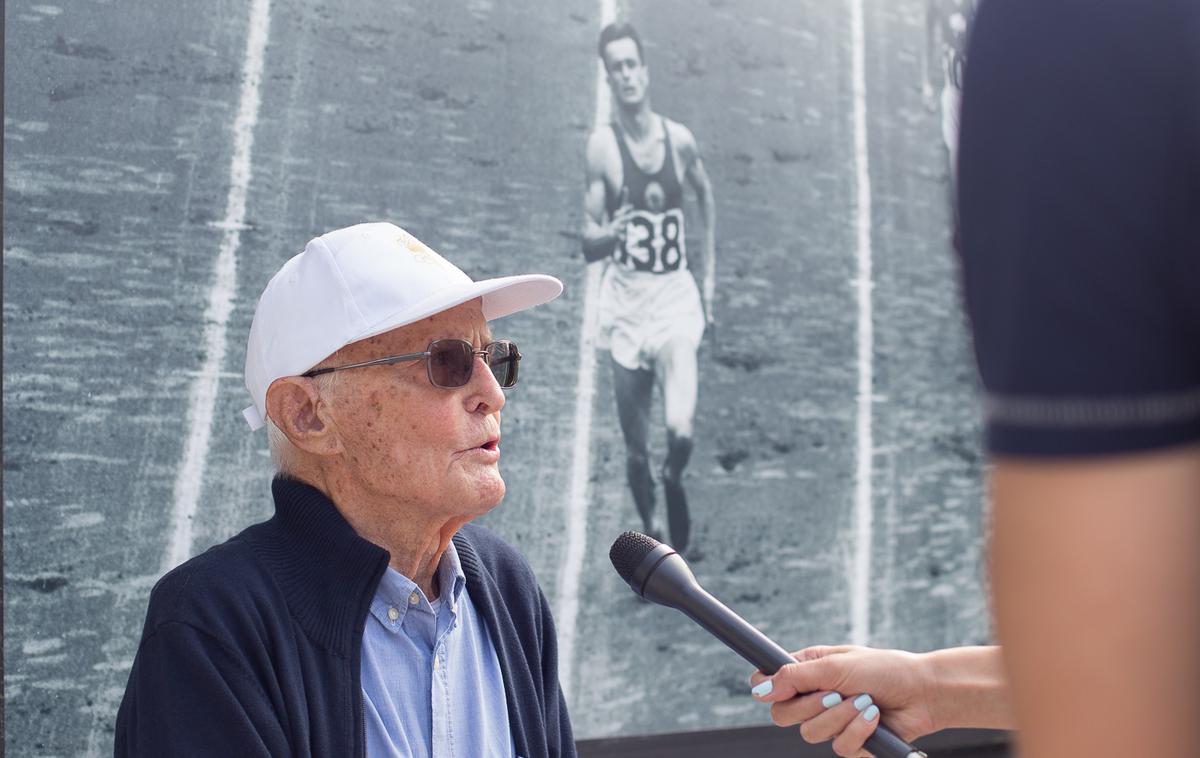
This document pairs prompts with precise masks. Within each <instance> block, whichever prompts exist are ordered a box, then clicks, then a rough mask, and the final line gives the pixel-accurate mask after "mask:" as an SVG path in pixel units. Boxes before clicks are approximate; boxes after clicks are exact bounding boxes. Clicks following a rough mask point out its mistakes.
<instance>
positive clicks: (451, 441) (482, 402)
mask: <svg viewBox="0 0 1200 758" xmlns="http://www.w3.org/2000/svg"><path fill="white" fill-rule="evenodd" d="M447 337H457V338H461V339H466V340H469V341H470V342H472V344H474V345H475V346H476V347H481V346H482V345H484V344H486V343H487V342H489V341H490V340H491V333H490V331H489V330H488V327H487V323H486V322H485V320H484V318H483V312H482V307H481V304H480V301H478V300H475V301H472V302H469V303H465V304H463V305H460V306H458V307H456V308H452V309H450V310H448V311H445V312H443V313H441V314H438V315H436V316H434V317H431V318H428V319H425V320H423V321H420V322H417V323H416V324H411V325H409V326H406V327H401V328H399V329H394V330H392V331H390V332H386V333H384V334H381V335H378V336H376V337H372V338H370V339H367V340H362V341H360V342H356V343H353V344H351V345H348V346H346V347H345V348H343V349H342V350H340V351H338V352H337V353H335V354H334V355H332V356H330V358H329V359H327V360H326V361H323V362H322V363H321V364H320V365H321V366H337V365H345V364H348V363H356V362H360V361H368V360H373V359H376V358H383V357H386V356H389V355H398V354H401V353H413V352H420V351H423V350H425V348H426V347H427V346H428V344H429V342H430V341H432V340H434V339H441V338H447ZM475 361H476V362H475V367H474V371H473V372H472V375H471V380H470V381H469V382H468V383H467V384H466V385H465V386H464V387H459V388H456V389H443V388H438V387H434V386H433V385H432V384H431V383H430V382H429V379H428V375H427V373H426V366H425V361H409V362H404V363H399V364H396V365H394V366H373V367H368V368H362V369H353V370H350V371H345V372H341V373H339V374H338V375H337V376H338V380H337V381H336V382H334V383H333V384H332V385H331V387H330V388H328V390H326V391H324V392H322V402H323V403H324V405H325V411H326V412H327V418H328V420H329V423H330V424H331V425H332V426H333V427H334V430H335V432H336V434H337V437H338V439H339V440H340V441H341V444H342V452H341V453H340V454H339V455H338V456H335V458H336V460H334V461H328V462H327V463H329V464H332V465H329V466H328V467H327V468H326V473H325V475H326V477H328V486H329V487H330V488H331V490H333V491H336V492H339V493H342V497H340V498H339V499H338V500H337V501H336V502H338V504H339V507H343V506H344V507H346V508H347V509H348V510H349V512H347V513H346V514H345V515H346V516H347V518H348V519H349V520H350V521H351V523H352V525H353V526H354V527H355V529H356V530H357V531H358V532H359V533H360V534H362V535H363V536H364V537H366V538H368V539H371V540H372V541H375V542H376V543H377V544H381V545H385V546H389V549H391V550H392V552H393V556H394V557H393V565H394V566H395V564H396V562H397V561H399V560H400V559H401V556H400V555H398V553H399V552H402V551H401V550H400V548H401V546H403V547H404V551H403V552H409V553H414V552H415V553H419V554H426V556H427V557H428V552H429V551H430V550H432V551H433V552H435V553H436V554H438V555H440V552H441V550H444V548H445V545H444V543H445V542H448V541H449V538H450V536H451V535H452V534H453V533H454V531H456V530H457V529H458V528H459V527H460V526H461V525H462V524H464V523H466V522H467V521H470V520H472V519H474V518H476V517H478V516H481V515H483V514H484V513H487V512H488V511H489V510H491V509H492V508H494V507H495V506H496V505H498V504H499V503H500V501H501V499H502V498H503V497H504V492H505V485H504V480H503V478H502V477H501V475H500V469H499V464H498V462H497V461H496V460H494V458H495V457H496V456H495V455H489V454H486V453H481V452H480V451H479V450H477V449H476V448H478V447H479V446H480V445H482V444H483V443H485V442H487V441H488V440H491V439H495V438H496V437H498V436H499V434H500V409H501V408H502V407H503V406H504V393H503V391H502V390H501V389H500V386H499V384H497V382H496V380H495V378H494V377H493V376H492V374H491V372H490V371H489V370H488V369H487V366H486V365H485V364H484V363H483V361H482V359H480V358H478V357H477V358H476V359H475ZM430 543H435V545H430ZM426 546H428V547H426ZM439 548H440V549H439ZM396 567H397V568H398V570H402V573H405V574H406V575H409V576H411V574H410V573H408V571H404V570H403V569H401V567H399V566H396Z"/></svg>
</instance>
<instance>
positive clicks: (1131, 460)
mask: <svg viewBox="0 0 1200 758" xmlns="http://www.w3.org/2000/svg"><path fill="white" fill-rule="evenodd" d="M991 487H992V495H993V499H994V505H993V527H992V549H991V553H992V554H991V560H992V576H993V580H992V583H993V588H994V590H993V591H994V595H995V602H996V621H997V629H998V633H999V636H1000V640H1001V642H1002V643H1003V645H1004V648H1005V666H1006V669H1007V671H1008V675H1009V683H1010V686H1011V688H1012V695H1011V700H1012V703H1013V711H1014V714H1015V716H1016V718H1017V721H1018V726H1019V728H1020V731H1021V740H1022V743H1023V745H1022V754H1023V755H1028V756H1030V757H1031V758H1041V757H1042V756H1058V755H1068V754H1072V755H1088V756H1094V757H1095V758H1100V757H1101V756H1117V755H1122V756H1124V755H1184V754H1188V753H1189V752H1191V748H1192V747H1194V746H1193V745H1192V740H1193V737H1192V732H1193V729H1194V718H1195V711H1196V710H1197V709H1198V708H1200V655H1198V651H1197V644H1196V640H1197V639H1200V615H1198V610H1200V609H1198V603H1197V599H1196V598H1197V597H1200V557H1198V556H1197V551H1196V549H1195V544H1196V543H1195V539H1196V538H1195V535H1196V534H1200V503H1198V502H1197V494H1196V493H1198V492H1200V451H1197V450H1196V449H1195V448H1191V449H1183V450H1174V451H1168V452H1162V453H1157V454H1143V455H1130V456H1125V457H1112V458H1109V459H1105V460H1102V461H1094V462H1073V463H1072V462H1068V463H1061V464H1050V463H1040V464H1039V463H1020V462H1013V461H1002V462H998V463H997V465H996V467H995V469H994V471H993V474H992V477H991ZM1147 724H1153V725H1155V728H1153V729H1146V728H1143V726H1144V725H1147Z"/></svg>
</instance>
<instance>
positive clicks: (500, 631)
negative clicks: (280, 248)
mask: <svg viewBox="0 0 1200 758" xmlns="http://www.w3.org/2000/svg"><path fill="white" fill-rule="evenodd" d="M561 290H562V285H561V284H560V283H559V282H558V280H556V279H554V278H553V277H549V276H540V275H527V276H514V277H506V278H501V279H491V280H487V281H481V282H473V281H471V279H470V278H469V277H467V275H466V274H464V273H463V272H461V271H460V270H459V269H457V268H456V267H454V266H453V265H452V264H450V263H449V262H447V261H446V260H445V259H443V258H442V257H441V256H439V255H438V254H437V253H435V252H433V251H432V250H430V249H429V248H428V247H426V246H425V245H423V244H422V243H420V242H419V241H417V240H416V239H415V238H413V237H412V236H411V235H409V234H408V233H406V232H405V231H404V230H402V229H400V228H399V227H396V226H393V225H391V224H385V223H376V224H361V225H358V226H353V227H350V228H347V229H341V230H338V231H334V232H330V233H328V234H326V235H324V236H322V237H318V238H317V239H314V240H312V241H311V242H310V243H309V244H308V246H307V247H306V248H305V250H304V252H302V253H300V254H299V255H297V256H295V257H294V258H292V259H291V260H289V261H288V262H287V263H286V264H284V266H283V268H282V269H281V270H280V271H279V273H278V274H276V275H275V276H274V277H273V278H272V279H271V281H270V283H269V284H268V285H267V288H266V290H265V291H264V292H263V295H262V298H261V299H260V300H259V303H258V308H257V309H256V311H255V314H254V322H253V324H252V325H251V327H250V339H249V344H248V345H247V352H246V386H247V388H248V389H249V390H250V394H251V396H252V397H253V399H254V405H253V406H252V407H250V408H248V409H246V412H245V415H246V418H247V420H248V421H249V422H250V425H251V427H252V428H255V429H256V428H259V427H261V426H263V425H264V424H266V425H267V426H268V436H269V439H270V445H271V451H272V457H273V459H274V460H275V462H276V465H277V467H278V469H279V475H278V477H277V478H276V479H275V481H274V484H273V488H272V489H273V493H274V500H275V515H274V517H273V518H271V519H270V520H268V521H265V522H263V523H260V524H256V525H254V526H251V527H250V528H248V529H246V530H245V531H243V532H242V533H241V534H238V535H237V536H235V537H233V538H232V539H230V540H229V541H228V542H226V543H224V544H222V545H218V546H216V547H214V548H212V549H210V550H208V551H207V552H205V553H204V554H202V555H200V556H197V557H196V558H193V559H192V560H190V561H188V562H187V563H185V564H183V565H182V566H180V567H179V568H177V569H175V570H174V571H172V572H170V573H169V574H168V575H167V576H166V577H164V578H163V579H162V580H161V581H160V582H159V583H158V585H157V586H156V587H155V588H154V591H153V593H152V594H151V598H150V607H149V611H148V613H147V618H146V626H145V630H144V632H143V636H142V642H141V645H140V646H139V648H138V652H137V658H136V659H135V661H134V664H133V670H132V671H131V673H130V677H129V684H128V687H127V689H126V692H125V698H124V700H123V701H122V703H121V708H120V712H119V713H118V716H117V729H116V754H117V755H119V756H120V755H153V756H165V755H196V756H289V755H297V756H298V755H303V756H362V755H371V756H376V755H379V756H439V757H440V756H447V757H449V756H460V757H461V758H481V757H483V756H519V757H521V758H534V757H535V756H573V755H574V754H575V747H574V743H573V741H572V737H571V727H570V721H569V719H568V717H567V712H566V706H565V703H564V701H563V697H562V694H561V692H560V690H559V685H558V673H557V660H556V648H555V635H554V624H553V621H552V619H551V616H550V609H549V607H548V606H547V603H546V600H545V597H544V596H543V595H542V593H541V591H540V590H539V588H538V584H537V581H536V579H535V578H534V576H533V573H532V571H531V570H530V568H529V566H528V564H527V563H526V562H525V561H524V559H522V558H521V556H520V555H519V554H518V553H517V552H516V551H515V550H513V548H511V547H509V546H508V545H506V544H504V543H503V542H502V541H500V540H499V539H498V538H497V537H495V536H494V535H492V534H490V533H489V532H487V531H486V530H485V529H483V528H482V527H478V526H474V525H469V524H468V522H469V521H471V520H472V519H474V518H476V517H477V516H481V515H483V514H484V513H487V512H488V511H489V510H491V509H492V508H494V507H496V505H497V504H498V503H499V502H500V500H501V499H502V498H503V496H504V489H505V485H504V480H503V479H502V478H501V476H500V471H499V468H498V463H499V459H500V447H499V442H500V409H501V408H502V407H503V406H504V392H503V388H507V387H511V386H513V384H515V383H516V381H517V369H518V366H519V365H520V363H519V362H520V359H521V355H520V353H519V352H518V351H517V348H516V346H515V345H514V344H513V343H511V342H508V341H505V340H494V339H493V337H492V334H491V332H490V330H489V328H488V321H489V320H491V319H494V318H499V317H501V316H505V315H508V314H510V313H514V312H516V311H520V310H523V309H525V308H529V307H532V306H534V305H538V304H541V303H544V302H546V301H548V300H551V299H553V298H555V297H556V296H557V295H558V294H559V292H561Z"/></svg>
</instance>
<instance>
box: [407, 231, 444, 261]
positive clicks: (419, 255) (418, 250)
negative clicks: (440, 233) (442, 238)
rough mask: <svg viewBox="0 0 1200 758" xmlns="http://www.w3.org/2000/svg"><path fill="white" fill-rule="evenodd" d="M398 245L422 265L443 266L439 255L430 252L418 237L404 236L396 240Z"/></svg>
mask: <svg viewBox="0 0 1200 758" xmlns="http://www.w3.org/2000/svg"><path fill="white" fill-rule="evenodd" d="M396 243H397V244H400V245H403V246H404V247H405V248H406V249H407V250H408V252H410V253H412V256H413V258H416V259H417V260H418V261H420V262H421V263H427V264H429V265H431V266H441V265H443V264H442V259H441V258H440V257H439V256H438V254H437V253H435V252H433V251H432V250H430V249H429V247H428V246H427V245H426V244H425V243H424V242H422V241H421V240H419V239H417V238H416V237H413V236H411V235H406V234H402V235H400V236H399V237H397V238H396Z"/></svg>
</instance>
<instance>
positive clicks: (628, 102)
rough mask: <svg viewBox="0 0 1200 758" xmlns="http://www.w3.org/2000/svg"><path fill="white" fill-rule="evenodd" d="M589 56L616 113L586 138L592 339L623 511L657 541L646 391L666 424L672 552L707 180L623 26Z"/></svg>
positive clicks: (689, 427) (699, 319) (682, 532)
mask: <svg viewBox="0 0 1200 758" xmlns="http://www.w3.org/2000/svg"><path fill="white" fill-rule="evenodd" d="M598 52H599V54H600V58H601V60H602V61H603V63H604V68H605V71H606V72H607V75H608V76H607V78H608V85H609V88H610V89H611V91H612V94H613V100H614V104H615V106H616V107H615V116H614V118H613V120H612V122H611V123H609V124H604V125H601V126H600V127H598V128H597V129H596V130H595V131H594V132H593V133H592V135H591V137H590V138H589V139H588V146H587V174H586V176H587V191H586V195H585V198H584V210H585V214H584V229H583V251H584V257H585V258H586V260H587V261H588V262H589V263H591V262H596V261H601V260H607V261H608V263H607V264H606V265H607V268H606V270H605V272H604V277H603V280H602V284H601V296H600V308H599V313H600V317H599V329H600V338H599V344H600V346H601V347H602V348H606V349H607V350H609V352H610V355H611V357H612V366H613V385H614V389H615V392H616V398H617V413H618V415H619V418H620V423H621V431H622V433H623V435H624V438H625V446H626V475H627V477H628V480H629V489H630V491H631V492H632V494H633V500H634V504H635V505H636V506H637V510H638V513H639V515H640V516H641V518H642V522H643V526H644V528H645V530H646V532H647V534H650V535H651V536H654V537H655V538H662V537H663V531H662V527H661V525H660V522H659V520H658V518H657V517H656V514H655V483H654V477H653V474H652V472H651V467H650V453H649V445H648V432H649V421H650V418H649V417H650V409H651V401H652V398H653V391H654V387H655V385H657V386H658V387H659V389H660V391H661V392H662V397H663V406H664V415H665V417H666V419H665V421H666V428H667V453H666V460H665V461H664V462H663V465H662V469H661V472H662V483H663V492H664V496H665V500H666V503H667V525H668V527H669V530H670V541H671V544H672V545H673V546H674V547H675V549H676V550H679V551H680V552H683V551H684V550H686V549H687V547H688V541H689V535H690V531H691V519H690V516H689V513H688V505H687V496H686V494H685V492H684V488H683V472H684V469H685V468H686V467H687V463H688V459H689V457H690V456H691V452H692V438H693V419H694V416H695V412H696V397H697V385H698V375H697V374H698V371H697V358H696V355H697V350H698V349H699V346H700V340H701V338H702V337H703V335H704V331H705V325H706V324H708V325H711V324H712V322H713V310H712V309H713V303H712V301H713V292H714V287H715V284H714V274H715V270H716V244H715V239H716V234H715V216H714V209H713V192H712V185H711V183H710V182H709V179H708V175H707V173H705V170H704V164H703V162H702V161H701V159H700V151H699V148H698V147H697V145H696V139H695V137H693V136H692V133H691V131H690V130H689V129H688V128H687V127H686V126H684V125H683V124H680V123H677V122H674V121H671V120H670V119H668V118H666V117H664V116H662V115H660V114H658V113H655V112H654V110H653V109H652V108H651V105H650V96H649V91H648V90H649V84H650V75H649V69H648V67H647V65H646V61H645V57H644V54H643V49H642V42H641V38H640V37H639V36H638V33H637V31H636V30H635V29H634V28H633V26H632V25H630V24H628V23H622V24H610V25H608V26H606V27H605V28H604V29H603V30H602V31H601V33H600V40H599V44H598ZM685 183H686V184H688V185H690V186H691V188H692V190H693V191H694V192H695V195H696V202H697V207H698V209H699V213H700V218H701V220H702V223H703V224H704V230H703V236H702V238H701V239H702V241H703V242H702V246H703V248H704V250H703V269H702V270H703V275H702V277H701V288H700V289H699V290H698V289H697V287H696V281H695V279H694V278H693V276H692V273H691V272H690V271H689V270H688V261H687V245H686V235H685V232H684V211H683V188H684V184H685ZM701 293H703V294H701Z"/></svg>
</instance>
